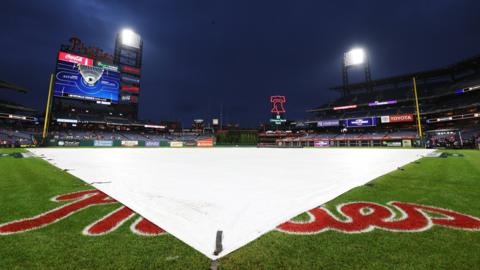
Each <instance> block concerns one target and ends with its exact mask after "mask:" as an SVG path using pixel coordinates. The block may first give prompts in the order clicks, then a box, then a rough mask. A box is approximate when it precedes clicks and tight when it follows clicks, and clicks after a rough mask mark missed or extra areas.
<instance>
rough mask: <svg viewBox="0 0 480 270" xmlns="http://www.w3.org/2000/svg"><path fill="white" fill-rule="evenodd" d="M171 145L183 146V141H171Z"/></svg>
mask: <svg viewBox="0 0 480 270" xmlns="http://www.w3.org/2000/svg"><path fill="white" fill-rule="evenodd" d="M170 147H183V142H179V141H171V142H170Z"/></svg>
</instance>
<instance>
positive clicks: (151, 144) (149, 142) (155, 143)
mask: <svg viewBox="0 0 480 270" xmlns="http://www.w3.org/2000/svg"><path fill="white" fill-rule="evenodd" d="M145 146H149V147H158V146H160V142H158V141H146V142H145Z"/></svg>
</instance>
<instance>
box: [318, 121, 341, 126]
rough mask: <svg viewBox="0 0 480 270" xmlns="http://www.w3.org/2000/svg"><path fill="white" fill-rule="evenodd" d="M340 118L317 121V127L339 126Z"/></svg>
mask: <svg viewBox="0 0 480 270" xmlns="http://www.w3.org/2000/svg"><path fill="white" fill-rule="evenodd" d="M338 126H340V120H323V121H318V122H317V127H338Z"/></svg>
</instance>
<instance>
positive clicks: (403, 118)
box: [380, 114, 413, 123]
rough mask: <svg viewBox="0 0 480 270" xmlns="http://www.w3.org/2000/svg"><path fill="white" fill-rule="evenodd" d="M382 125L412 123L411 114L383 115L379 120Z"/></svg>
mask: <svg viewBox="0 0 480 270" xmlns="http://www.w3.org/2000/svg"><path fill="white" fill-rule="evenodd" d="M380 119H381V121H382V123H402V122H413V114H396V115H385V116H382V117H381V118H380Z"/></svg>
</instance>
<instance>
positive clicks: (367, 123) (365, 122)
mask: <svg viewBox="0 0 480 270" xmlns="http://www.w3.org/2000/svg"><path fill="white" fill-rule="evenodd" d="M345 123H346V126H347V127H372V126H376V125H377V118H376V117H365V118H351V119H347V120H345Z"/></svg>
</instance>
